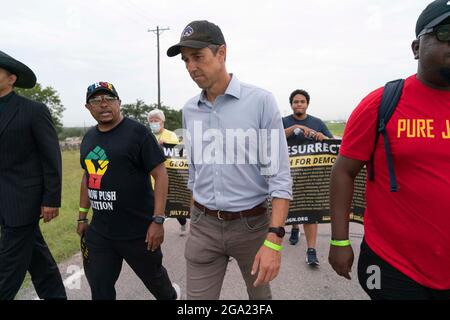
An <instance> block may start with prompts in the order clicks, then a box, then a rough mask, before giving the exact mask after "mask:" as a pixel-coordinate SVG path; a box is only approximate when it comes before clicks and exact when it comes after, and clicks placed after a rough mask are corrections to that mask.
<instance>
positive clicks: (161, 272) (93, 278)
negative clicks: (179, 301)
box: [83, 229, 177, 300]
mask: <svg viewBox="0 0 450 320" xmlns="http://www.w3.org/2000/svg"><path fill="white" fill-rule="evenodd" d="M84 241H85V246H86V250H84V252H83V265H84V271H85V274H86V278H87V280H88V282H89V285H90V287H91V293H92V299H93V300H115V299H116V289H115V284H116V281H117V279H118V278H119V275H120V271H121V269H122V262H123V260H125V261H126V262H127V263H128V264H129V266H130V267H131V269H133V271H134V272H135V273H136V275H137V276H138V277H139V278H140V279H141V280H142V282H143V283H144V285H145V286H146V287H147V289H148V290H149V291H150V292H151V293H152V294H153V295H154V296H155V298H156V299H158V300H175V299H176V298H177V293H176V291H175V289H174V288H173V287H172V283H171V281H170V279H169V275H168V274H167V271H166V269H165V268H164V267H163V266H162V257H163V256H162V252H161V248H159V249H158V250H156V251H154V252H152V251H148V250H147V244H146V243H145V239H138V240H127V241H123V240H121V241H117V240H109V239H106V238H104V237H103V236H101V235H100V234H98V233H96V232H94V231H93V230H92V229H89V230H88V231H87V232H86V237H85V238H84Z"/></svg>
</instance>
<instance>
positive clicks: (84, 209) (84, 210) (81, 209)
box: [79, 207, 89, 213]
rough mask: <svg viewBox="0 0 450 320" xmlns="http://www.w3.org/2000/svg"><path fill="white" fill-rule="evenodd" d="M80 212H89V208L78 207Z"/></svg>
mask: <svg viewBox="0 0 450 320" xmlns="http://www.w3.org/2000/svg"><path fill="white" fill-rule="evenodd" d="M79 211H80V212H84V213H88V212H89V208H81V207H80V209H79Z"/></svg>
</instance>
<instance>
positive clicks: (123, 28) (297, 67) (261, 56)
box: [0, 0, 431, 126]
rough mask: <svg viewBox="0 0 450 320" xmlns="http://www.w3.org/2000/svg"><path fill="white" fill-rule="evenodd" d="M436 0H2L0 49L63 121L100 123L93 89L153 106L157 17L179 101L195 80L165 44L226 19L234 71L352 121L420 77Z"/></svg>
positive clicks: (168, 85) (283, 107)
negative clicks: (424, 23)
mask: <svg viewBox="0 0 450 320" xmlns="http://www.w3.org/2000/svg"><path fill="white" fill-rule="evenodd" d="M429 2H431V0H370V1H369V0H366V1H363V0H340V1H332V0H322V1H312V0H308V1H306V0H295V1H294V0H278V1H275V0H259V1H253V0H252V1H244V0H227V1H213V0H209V1H204V0H190V1H171V0H159V1H156V0H128V1H118V0H78V1H73V0H71V1H69V0H44V1H32V0H14V1H6V0H5V1H2V9H1V10H2V19H1V22H0V24H1V27H0V39H1V40H0V41H1V42H0V43H1V45H0V50H1V51H4V52H6V53H8V54H10V55H12V56H13V57H15V58H17V59H19V60H21V61H22V62H24V63H25V64H27V65H28V66H29V67H31V68H32V69H33V71H34V72H35V73H36V75H37V77H38V82H40V83H41V84H42V85H44V86H52V87H53V88H55V89H56V90H57V91H58V92H59V94H60V97H61V100H62V102H63V104H64V106H65V107H66V111H65V112H64V117H63V123H64V125H65V126H83V125H92V124H94V120H93V119H92V118H91V115H90V114H89V112H88V111H87V110H86V109H85V108H84V102H85V101H84V98H85V93H86V88H87V86H88V85H89V84H91V83H94V82H98V81H109V82H111V83H113V84H114V85H115V86H116V89H117V91H118V93H119V95H120V96H121V99H122V103H131V102H134V101H135V100H136V99H143V100H144V101H145V102H146V103H155V102H157V75H156V74H157V73H156V70H157V64H156V35H155V34H154V33H152V32H148V30H149V29H155V28H156V26H157V25H159V26H160V27H162V28H166V27H169V28H170V30H169V31H165V32H164V33H163V34H162V35H161V38H160V46H161V96H162V98H161V100H162V102H163V103H164V104H166V105H168V106H170V107H173V108H175V109H181V108H182V107H183V104H184V103H185V102H186V101H187V100H188V99H189V98H190V97H192V96H194V95H196V94H198V93H199V90H200V89H199V88H198V87H197V86H196V84H195V83H194V82H193V81H192V80H191V79H190V77H189V75H188V73H187V71H186V69H185V67H184V64H183V63H182V61H181V58H180V56H177V57H175V58H169V57H167V55H166V50H167V48H168V47H170V46H171V45H173V44H175V43H177V42H178V41H179V37H180V34H181V32H182V30H183V29H184V27H185V26H186V25H187V24H188V23H189V22H190V21H192V20H200V19H201V20H203V19H206V20H209V21H211V22H214V23H216V24H218V25H219V26H220V27H221V29H222V32H223V33H224V36H225V40H226V42H227V46H228V56H227V69H228V71H229V72H232V73H234V74H235V75H236V76H237V77H238V78H239V79H240V80H241V81H243V82H247V83H251V84H254V85H257V86H260V87H263V88H265V89H267V90H269V91H271V92H272V93H273V94H274V95H275V97H276V99H277V102H278V105H279V108H280V111H281V114H282V115H283V116H285V115H288V114H290V110H291V109H290V106H289V101H288V97H289V94H290V93H291V92H292V91H293V90H295V89H306V90H307V91H308V92H309V93H310V95H311V104H310V108H309V113H310V114H312V115H315V116H318V117H320V118H322V119H324V120H346V119H347V118H348V116H349V115H350V113H351V111H352V110H353V109H354V108H355V106H356V105H357V104H358V103H359V101H360V100H361V99H362V98H363V97H364V96H365V95H366V94H368V93H369V92H370V91H372V90H374V89H376V88H378V87H380V86H382V85H383V84H384V83H385V82H387V81H389V80H392V79H397V78H400V77H406V76H408V75H411V74H414V73H415V72H416V69H417V61H415V60H414V59H413V55H412V52H411V42H412V40H413V39H414V37H415V34H414V30H415V24H416V20H417V17H418V16H419V14H420V13H421V12H422V10H423V9H424V8H425V7H426V5H427V4H428V3H429Z"/></svg>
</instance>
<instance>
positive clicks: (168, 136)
mask: <svg viewBox="0 0 450 320" xmlns="http://www.w3.org/2000/svg"><path fill="white" fill-rule="evenodd" d="M147 119H148V123H149V125H150V129H151V130H152V133H153V134H154V135H155V138H156V141H158V143H159V144H160V145H162V144H164V143H168V144H178V143H179V140H178V137H177V135H176V134H175V132H173V131H170V130H168V129H166V128H165V127H164V123H165V122H166V116H165V115H164V112H163V111H162V110H160V109H154V110H152V111H150V112H149V113H148V116H147ZM177 220H178V222H179V223H180V235H185V234H186V224H187V219H186V218H184V217H178V218H177Z"/></svg>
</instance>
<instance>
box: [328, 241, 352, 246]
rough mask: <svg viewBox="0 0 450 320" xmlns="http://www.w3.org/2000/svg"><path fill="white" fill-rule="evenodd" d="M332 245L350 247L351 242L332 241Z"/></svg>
mask: <svg viewBox="0 0 450 320" xmlns="http://www.w3.org/2000/svg"><path fill="white" fill-rule="evenodd" d="M330 244H331V245H332V246H336V247H348V246H349V245H350V240H330Z"/></svg>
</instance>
